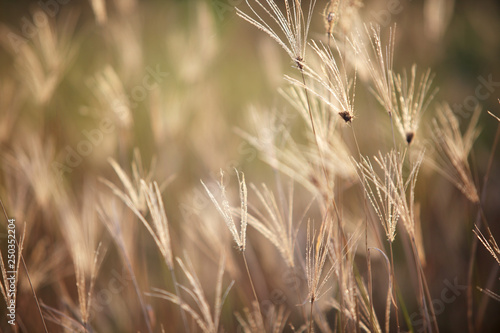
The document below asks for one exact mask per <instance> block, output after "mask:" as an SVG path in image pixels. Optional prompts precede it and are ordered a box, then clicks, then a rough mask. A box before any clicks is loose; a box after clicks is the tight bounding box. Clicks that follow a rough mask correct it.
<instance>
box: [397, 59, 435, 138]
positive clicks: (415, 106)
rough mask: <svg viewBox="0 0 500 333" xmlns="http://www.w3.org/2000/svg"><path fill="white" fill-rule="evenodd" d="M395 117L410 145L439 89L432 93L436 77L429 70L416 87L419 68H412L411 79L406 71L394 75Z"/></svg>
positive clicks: (398, 126) (414, 66) (399, 128)
mask: <svg viewBox="0 0 500 333" xmlns="http://www.w3.org/2000/svg"><path fill="white" fill-rule="evenodd" d="M392 76H393V80H394V84H393V90H394V91H393V104H392V105H393V107H394V109H393V111H394V112H393V116H394V121H395V123H396V127H397V128H398V130H399V133H400V134H401V136H402V137H403V140H406V142H407V143H408V144H410V143H411V142H412V141H413V139H414V137H415V135H416V133H417V129H418V127H419V125H420V119H421V118H422V115H423V113H424V112H425V111H426V110H427V107H428V106H429V104H430V102H431V101H432V99H433V97H434V95H435V94H436V91H437V89H434V90H432V91H431V84H432V80H433V77H434V75H432V74H431V71H430V69H428V70H427V71H426V72H425V73H424V74H422V76H421V78H420V82H419V83H418V86H416V84H415V83H416V82H415V81H416V76H417V66H416V65H415V64H414V65H413V66H412V67H411V77H410V78H408V75H407V73H406V71H403V74H402V75H401V74H393V75H392Z"/></svg>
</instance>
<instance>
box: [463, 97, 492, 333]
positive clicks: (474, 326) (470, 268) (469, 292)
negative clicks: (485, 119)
mask: <svg viewBox="0 0 500 333" xmlns="http://www.w3.org/2000/svg"><path fill="white" fill-rule="evenodd" d="M499 102H500V100H499ZM495 118H496V117H495ZM497 120H498V119H497ZM499 140H500V120H499V122H498V125H497V130H496V133H495V139H494V140H493V146H492V148H491V153H490V157H489V160H488V166H487V168H486V173H485V174H484V178H483V189H482V191H481V199H480V200H479V203H478V205H477V207H478V211H477V214H476V220H475V223H474V225H476V226H477V228H480V227H481V221H482V219H481V215H482V206H481V203H483V202H485V200H486V195H487V188H488V184H489V183H488V180H489V177H490V173H491V168H492V166H493V160H494V156H495V152H496V148H497V145H498V141H499ZM477 246H478V238H477V237H474V238H473V239H472V245H471V253H470V259H469V266H468V270H467V282H468V283H467V323H468V329H469V332H470V333H472V332H474V330H475V329H478V328H480V327H481V324H482V321H481V320H477V322H476V324H474V317H473V311H474V309H473V295H472V289H473V288H472V280H473V273H474V262H475V258H476V253H477ZM477 319H479V318H477Z"/></svg>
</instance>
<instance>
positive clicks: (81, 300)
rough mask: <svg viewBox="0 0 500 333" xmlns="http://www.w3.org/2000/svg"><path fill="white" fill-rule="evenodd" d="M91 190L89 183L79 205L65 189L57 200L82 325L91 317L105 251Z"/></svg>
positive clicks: (93, 195)
mask: <svg viewBox="0 0 500 333" xmlns="http://www.w3.org/2000/svg"><path fill="white" fill-rule="evenodd" d="M94 191H95V190H94V189H92V188H91V187H90V186H88V185H87V186H86V187H85V188H84V194H83V203H82V207H81V208H80V207H78V206H77V205H76V204H74V203H72V202H71V201H70V200H69V199H68V197H69V196H68V194H67V193H64V192H65V191H64V192H63V193H61V194H62V195H61V196H60V197H59V200H58V202H59V203H60V206H59V207H58V208H59V216H60V220H61V222H62V223H61V231H62V234H63V236H64V239H65V241H66V246H67V248H68V250H69V253H70V255H71V258H72V260H73V266H74V271H75V278H76V287H77V292H78V304H79V310H80V316H79V317H78V318H77V319H81V321H82V323H83V326H84V327H87V325H88V322H89V319H90V315H91V313H90V309H91V306H92V297H93V292H94V286H95V281H96V279H97V274H98V271H99V268H100V266H101V263H102V260H103V259H104V254H105V250H103V249H102V248H101V243H100V240H99V236H100V235H101V224H100V223H99V221H98V218H97V213H96V207H97V204H96V196H95V193H94Z"/></svg>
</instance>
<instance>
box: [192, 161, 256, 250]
mask: <svg viewBox="0 0 500 333" xmlns="http://www.w3.org/2000/svg"><path fill="white" fill-rule="evenodd" d="M235 171H236V176H237V177H238V183H239V188H240V202H241V206H240V210H241V215H240V231H239V232H238V229H237V228H236V224H235V223H234V219H233V213H232V209H231V206H230V205H229V201H228V199H227V197H226V188H225V187H224V173H223V171H222V170H221V171H220V175H221V180H220V182H219V183H218V186H219V189H220V191H221V199H222V206H221V205H220V204H219V202H218V201H217V199H215V197H214V195H213V194H212V192H211V191H210V190H209V189H208V187H207V186H206V185H205V183H203V181H201V183H202V185H203V187H204V188H205V190H206V191H207V194H208V196H209V197H210V200H212V202H213V204H214V205H215V207H216V208H217V210H218V211H219V213H220V215H221V216H222V218H223V219H224V222H225V223H226V226H227V227H228V229H229V231H230V232H231V235H233V239H234V241H235V242H236V245H237V246H238V249H239V250H240V251H241V252H244V251H245V248H246V229H247V223H248V212H247V211H248V209H247V186H246V183H245V175H244V174H243V173H241V178H240V174H239V172H238V171H237V170H235Z"/></svg>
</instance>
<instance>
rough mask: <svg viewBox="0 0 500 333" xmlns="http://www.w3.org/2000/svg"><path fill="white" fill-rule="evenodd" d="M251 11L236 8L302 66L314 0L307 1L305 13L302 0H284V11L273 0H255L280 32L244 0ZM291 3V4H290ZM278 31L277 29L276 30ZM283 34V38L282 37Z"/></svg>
mask: <svg viewBox="0 0 500 333" xmlns="http://www.w3.org/2000/svg"><path fill="white" fill-rule="evenodd" d="M245 2H246V3H247V5H248V7H249V8H250V10H251V12H252V16H254V17H252V16H250V15H248V14H246V13H244V12H243V11H241V10H240V9H238V8H237V9H236V13H237V14H238V16H240V17H241V18H243V19H244V20H246V21H248V22H249V23H251V24H253V25H254V26H256V27H257V28H259V29H261V30H262V31H264V32H265V33H266V34H268V35H269V36H270V37H271V38H272V39H274V40H275V41H276V42H277V43H278V44H279V45H280V46H281V47H282V48H283V49H284V50H285V51H286V53H287V54H288V55H289V56H290V58H291V59H292V61H293V62H294V63H295V64H296V65H297V67H298V68H299V69H300V70H302V69H303V68H304V61H305V53H306V45H307V37H308V34H309V26H310V24H311V19H312V13H313V9H314V6H315V4H316V0H311V1H309V8H308V11H307V14H305V13H304V11H303V10H302V0H285V1H284V2H285V12H284V13H283V12H282V11H281V9H280V8H279V7H278V5H277V4H276V2H275V1H274V0H264V1H263V3H261V2H260V1H259V0H255V2H256V3H257V5H258V6H259V7H260V8H261V9H262V10H264V11H265V13H266V15H267V16H268V17H269V19H271V20H272V21H274V23H276V25H277V28H279V29H280V30H281V32H276V31H275V30H277V29H276V28H273V27H271V26H270V25H269V24H268V23H267V22H266V20H265V19H263V18H262V17H261V16H260V15H259V14H257V12H256V10H255V9H254V8H253V7H252V6H251V5H250V3H249V0H245ZM290 3H291V4H290ZM278 31H279V30H278ZM280 35H284V37H285V40H283V39H282V36H280Z"/></svg>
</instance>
